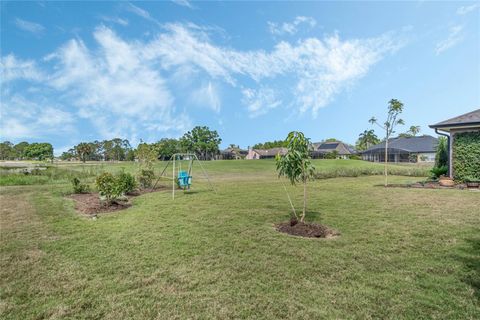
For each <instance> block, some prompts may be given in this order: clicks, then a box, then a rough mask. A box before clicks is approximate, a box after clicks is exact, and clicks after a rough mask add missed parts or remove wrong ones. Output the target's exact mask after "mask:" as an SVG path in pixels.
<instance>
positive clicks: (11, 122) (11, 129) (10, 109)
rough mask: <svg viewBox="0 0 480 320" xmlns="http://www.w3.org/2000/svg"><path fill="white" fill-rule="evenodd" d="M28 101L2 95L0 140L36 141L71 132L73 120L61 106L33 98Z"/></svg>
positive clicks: (15, 95) (17, 96) (23, 98)
mask: <svg viewBox="0 0 480 320" xmlns="http://www.w3.org/2000/svg"><path fill="white" fill-rule="evenodd" d="M36 100H39V101H32V99H28V98H26V97H24V96H22V95H19V94H14V95H10V94H5V93H2V102H1V108H0V110H1V117H0V135H1V136H2V139H11V140H17V139H24V138H39V137H45V136H46V135H55V136H60V135H65V134H66V133H71V132H72V131H73V130H74V127H73V122H74V117H73V115H71V114H70V113H69V112H66V111H64V110H62V109H61V106H57V105H53V104H51V105H48V104H49V102H48V101H45V100H44V99H42V98H40V99H38V97H36Z"/></svg>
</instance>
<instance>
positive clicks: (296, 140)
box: [276, 131, 315, 222]
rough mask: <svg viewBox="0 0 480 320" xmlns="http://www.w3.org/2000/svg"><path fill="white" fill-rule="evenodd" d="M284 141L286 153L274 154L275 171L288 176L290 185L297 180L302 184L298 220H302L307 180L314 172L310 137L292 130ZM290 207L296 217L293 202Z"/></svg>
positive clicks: (303, 217) (305, 202) (305, 201)
mask: <svg viewBox="0 0 480 320" xmlns="http://www.w3.org/2000/svg"><path fill="white" fill-rule="evenodd" d="M286 142H287V149H288V152H287V154H286V155H285V156H283V157H282V156H280V155H279V154H277V156H276V164H277V172H278V176H279V177H281V176H284V177H286V178H288V179H289V180H290V183H291V184H292V185H295V184H296V183H298V182H301V183H302V184H303V210H302V216H301V218H300V221H301V222H304V220H305V211H306V208H307V181H308V179H310V178H312V177H313V174H314V172H315V167H314V166H313V165H312V163H311V161H310V150H309V146H310V139H308V138H305V136H304V134H303V133H302V132H298V131H292V132H290V133H289V134H288V136H287V139H286ZM292 209H293V213H294V214H295V217H296V212H295V208H294V207H293V204H292Z"/></svg>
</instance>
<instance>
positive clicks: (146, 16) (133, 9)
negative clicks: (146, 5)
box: [125, 2, 161, 25]
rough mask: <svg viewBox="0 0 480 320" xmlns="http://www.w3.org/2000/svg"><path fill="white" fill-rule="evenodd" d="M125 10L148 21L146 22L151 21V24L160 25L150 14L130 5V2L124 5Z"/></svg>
mask: <svg viewBox="0 0 480 320" xmlns="http://www.w3.org/2000/svg"><path fill="white" fill-rule="evenodd" d="M125 9H126V10H127V11H129V12H131V13H133V14H136V15H137V16H139V17H141V18H143V19H145V20H148V21H151V22H154V23H156V24H158V25H161V24H160V23H159V22H158V21H157V20H156V19H154V18H153V17H152V16H151V15H150V13H149V12H148V11H147V10H145V9H142V8H140V7H137V6H136V5H133V4H132V3H130V2H127V3H126V5H125Z"/></svg>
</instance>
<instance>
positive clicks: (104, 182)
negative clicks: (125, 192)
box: [95, 172, 122, 203]
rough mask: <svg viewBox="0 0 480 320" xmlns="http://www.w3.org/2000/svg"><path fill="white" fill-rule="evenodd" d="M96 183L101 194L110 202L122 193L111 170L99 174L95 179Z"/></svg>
mask: <svg viewBox="0 0 480 320" xmlns="http://www.w3.org/2000/svg"><path fill="white" fill-rule="evenodd" d="M95 184H96V186H97V189H98V193H99V194H100V196H103V197H105V198H106V199H107V202H109V203H110V202H112V201H113V200H115V199H116V198H118V197H120V196H121V195H122V192H121V191H120V190H119V188H118V186H117V184H116V181H115V177H114V176H113V175H112V174H111V173H109V172H104V173H102V174H101V175H99V176H98V177H97V178H96V179H95Z"/></svg>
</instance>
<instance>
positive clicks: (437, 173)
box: [430, 166, 448, 179]
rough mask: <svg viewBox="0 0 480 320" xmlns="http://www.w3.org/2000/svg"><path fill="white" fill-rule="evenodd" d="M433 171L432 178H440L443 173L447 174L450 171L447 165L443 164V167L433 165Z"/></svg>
mask: <svg viewBox="0 0 480 320" xmlns="http://www.w3.org/2000/svg"><path fill="white" fill-rule="evenodd" d="M430 172H431V173H432V178H434V179H438V178H440V176H441V175H446V174H447V172H448V167H447V166H441V167H433V168H432V170H430Z"/></svg>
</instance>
